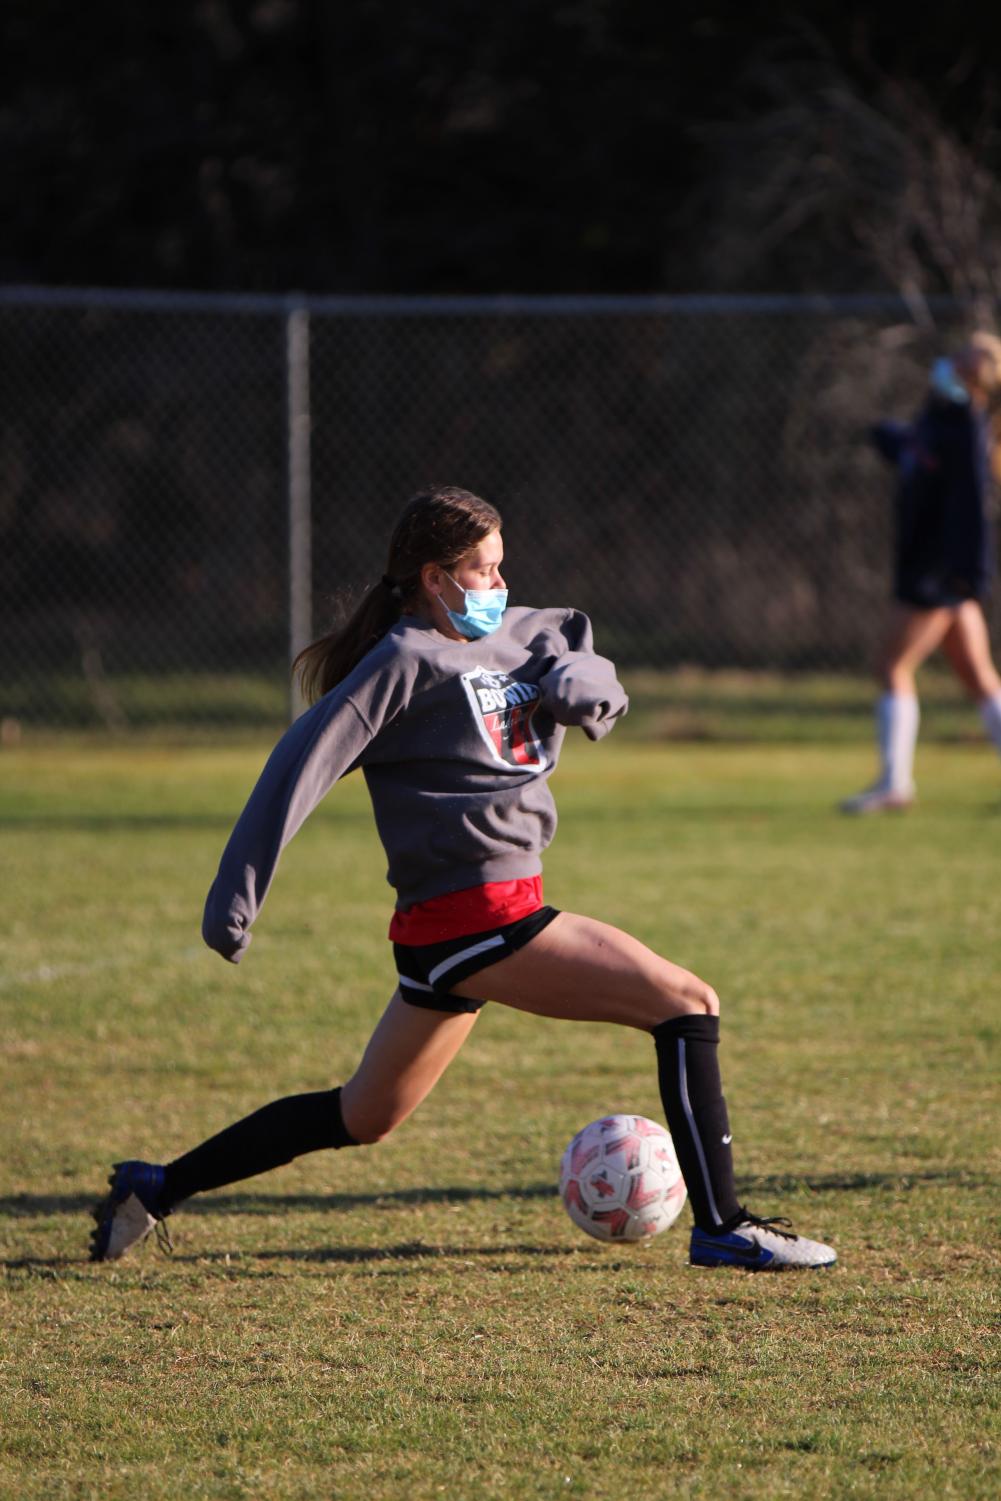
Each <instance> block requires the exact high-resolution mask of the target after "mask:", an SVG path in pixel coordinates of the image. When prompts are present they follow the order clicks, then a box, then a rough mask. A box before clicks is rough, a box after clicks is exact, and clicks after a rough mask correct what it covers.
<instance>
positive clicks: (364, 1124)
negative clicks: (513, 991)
mask: <svg viewBox="0 0 1001 1501" xmlns="http://www.w3.org/2000/svg"><path fill="white" fill-rule="evenodd" d="M477 1015H478V1013H477V1012H475V1011H474V1012H458V1013H456V1012H448V1011H431V1010H428V1009H426V1008H425V1007H423V1006H412V1005H410V1003H409V1002H408V1001H405V1000H403V998H402V996H401V995H400V992H399V991H398V990H397V991H396V993H395V994H394V995H393V998H392V1000H391V1001H390V1002H389V1005H388V1006H387V1007H386V1009H385V1011H384V1012H383V1014H382V1018H381V1020H380V1021H379V1024H378V1026H377V1027H376V1029H375V1031H374V1032H373V1033H372V1037H371V1039H370V1041H369V1044H368V1047H367V1048H366V1049H365V1053H364V1056H363V1057H362V1060H361V1063H360V1064H359V1065H358V1067H357V1069H356V1070H355V1072H354V1073H353V1074H352V1076H351V1078H350V1079H349V1080H348V1082H347V1083H346V1084H345V1085H344V1086H343V1087H342V1089H341V1113H342V1115H343V1118H344V1124H345V1126H346V1128H347V1130H348V1131H349V1132H350V1133H351V1135H352V1136H353V1137H354V1139H355V1141H359V1142H373V1141H380V1140H381V1139H382V1138H383V1137H384V1136H387V1135H388V1134H389V1132H390V1131H392V1130H393V1129H394V1128H395V1127H396V1126H398V1125H400V1123H401V1122H402V1121H405V1120H406V1118H407V1116H408V1115H410V1114H411V1113H412V1112H413V1111H414V1110H416V1109H417V1106H418V1105H419V1104H420V1103H421V1101H422V1100H423V1099H424V1098H425V1097H426V1096H427V1095H428V1094H430V1092H431V1090H432V1089H433V1088H434V1086H435V1085H436V1084H437V1082H438V1080H439V1079H440V1078H441V1076H442V1074H443V1073H444V1072H445V1070H446V1069H447V1068H448V1065H449V1064H450V1063H451V1061H452V1059H453V1058H454V1057H455V1055H456V1053H457V1052H458V1051H459V1049H460V1048H461V1047H462V1044H463V1043H464V1042H465V1040H466V1038H467V1037H468V1036H469V1034H470V1032H471V1031H472V1030H473V1024H474V1023H475V1021H476V1017H477Z"/></svg>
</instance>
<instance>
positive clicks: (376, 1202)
mask: <svg viewBox="0 0 1001 1501" xmlns="http://www.w3.org/2000/svg"><path fill="white" fill-rule="evenodd" d="M100 1197H101V1195H100V1193H99V1192H95V1193H92V1194H13V1195H11V1197H10V1198H6V1199H0V1215H5V1214H7V1215H10V1216H11V1217H12V1218H14V1219H31V1218H35V1217H38V1216H41V1215H50V1214H85V1213H86V1212H87V1211H88V1210H90V1209H93V1207H94V1205H95V1204H96V1203H97V1202H98V1200H99V1198H100ZM555 1197H556V1186H555V1184H553V1183H530V1184H518V1185H516V1186H514V1187H511V1188H398V1189H389V1190H387V1191H386V1192H385V1193H329V1194H308V1193H302V1194H258V1193H215V1194H204V1195H200V1196H199V1197H198V1198H197V1199H189V1200H188V1202H187V1203H185V1204H184V1205H183V1208H182V1209H181V1212H182V1213H184V1214H280V1213H284V1212H285V1211H286V1210H289V1209H305V1210H310V1211H313V1212H316V1211H327V1212H330V1213H334V1212H336V1211H337V1210H339V1209H359V1208H366V1207H367V1208H372V1207H373V1206H374V1207H376V1208H379V1207H382V1206H385V1207H387V1208H389V1207H391V1206H393V1205H395V1204H470V1203H475V1202H478V1201H481V1200H495V1199H552V1198H555Z"/></svg>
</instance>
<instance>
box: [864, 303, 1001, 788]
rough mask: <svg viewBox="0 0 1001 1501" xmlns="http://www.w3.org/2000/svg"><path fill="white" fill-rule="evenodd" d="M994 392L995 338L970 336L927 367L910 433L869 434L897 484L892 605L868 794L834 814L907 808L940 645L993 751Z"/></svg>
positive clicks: (1000, 730)
mask: <svg viewBox="0 0 1001 1501" xmlns="http://www.w3.org/2000/svg"><path fill="white" fill-rule="evenodd" d="M999 386H1001V339H998V338H996V337H995V336H994V335H993V334H989V333H975V334H972V335H971V336H970V338H969V339H968V340H967V341H966V343H965V344H964V345H963V346H962V348H960V349H959V351H958V352H957V353H956V354H955V355H954V356H953V358H952V359H941V360H938V361H937V362H936V364H935V365H934V366H933V369H932V379H931V387H930V390H929V393H928V399H927V401H926V403H925V405H924V408H923V409H922V411H921V412H920V414H919V415H918V417H917V419H916V420H915V421H914V422H913V423H912V424H911V425H910V426H905V425H904V424H901V423H896V422H881V423H880V424H879V425H878V426H877V427H876V428H874V429H873V438H874V441H875V443H876V446H877V448H878V450H879V452H880V453H881V454H882V455H883V457H884V458H885V459H887V460H888V461H889V462H890V463H892V464H893V465H894V466H895V467H896V469H897V472H898V476H899V478H898V485H897V508H896V569H895V582H894V594H895V596H896V608H895V611H894V615H893V618H892V621H891V624H890V628H889V632H888V634H887V637H886V640H885V642H884V645H883V649H882V653H881V657H880V666H879V677H880V681H881V684H882V687H883V693H882V696H881V697H880V699H879V700H878V702H877V705H876V738H877V743H878V748H879V757H880V772H879V776H878V778H877V780H876V781H875V782H874V783H873V785H872V786H871V787H868V788H866V790H865V791H864V792H859V793H856V795H855V796H854V797H850V798H847V799H846V800H845V801H844V802H843V803H842V804H841V808H842V811H843V812H845V813H883V812H887V811H892V810H899V809H903V808H908V807H910V805H911V803H912V802H913V801H914V794H915V789H914V775H913V772H914V748H915V745H916V743H917V736H918V721H919V710H918V699H917V693H916V689H915V683H914V674H915V672H916V671H917V669H918V668H919V667H920V665H921V663H922V662H924V661H925V659H926V658H927V657H929V656H930V655H931V653H932V652H933V651H935V649H936V648H937V647H939V646H941V647H942V649H943V650H944V652H945V654H946V656H947V658H948V660H949V662H950V664H951V665H952V668H953V670H954V671H955V673H956V675H957V676H958V678H959V679H960V681H961V683H962V684H963V686H964V687H965V688H966V689H967V690H968V692H969V693H970V694H971V696H972V697H973V698H974V699H975V700H976V702H977V703H978V704H979V705H980V715H981V718H982V720H983V723H984V728H985V729H986V731H987V734H988V735H989V736H990V738H991V740H992V741H993V742H994V744H995V745H996V746H997V748H998V750H999V751H1001V678H999V677H998V673H997V670H996V668H995V666H994V663H993V661H992V659H991V648H990V641H989V639H988V635H987V624H986V621H985V620H984V612H983V604H982V602H983V600H984V599H985V598H986V596H987V592H988V589H989V587H990V582H991V577H992V574H993V571H994V539H993V536H992V528H991V524H990V516H989V511H988V502H989V497H990V486H991V444H990V428H989V424H988V411H987V409H988V402H989V399H990V397H991V395H992V393H993V392H995V391H997V390H998V388H999Z"/></svg>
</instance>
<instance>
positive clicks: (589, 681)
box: [539, 610, 629, 740]
mask: <svg viewBox="0 0 1001 1501" xmlns="http://www.w3.org/2000/svg"><path fill="white" fill-rule="evenodd" d="M563 634H564V636H565V637H566V640H567V643H568V647H569V649H568V650H567V651H565V652H564V653H563V655H562V656H560V657H558V658H557V660H556V662H555V664H554V666H553V667H551V668H550V669H549V671H548V672H547V673H546V675H545V676H544V677H543V678H542V679H541V680H540V682H539V691H540V693H541V695H542V707H543V708H544V709H546V710H548V712H549V713H550V714H551V715H552V716H553V718H554V719H555V720H556V723H557V724H565V725H568V726H573V725H576V726H578V727H579V728H580V729H582V730H583V731H584V734H585V735H586V736H587V737H588V739H589V740H600V739H601V738H602V736H603V735H607V734H608V732H609V730H610V729H611V728H612V726H613V725H614V724H615V721H616V720H617V719H618V718H620V716H621V715H623V714H625V712H626V710H627V709H628V707H629V699H628V697H627V696H626V692H625V689H624V688H623V687H622V684H621V683H620V682H619V680H618V678H617V677H616V676H615V668H614V666H613V665H612V663H611V662H610V661H609V660H608V658H607V657H600V656H598V654H597V652H595V651H594V650H593V644H592V637H591V622H590V621H589V620H588V618H587V616H586V615H582V614H581V612H580V611H579V610H571V611H570V612H569V614H568V616H567V620H566V623H565V625H564V627H563Z"/></svg>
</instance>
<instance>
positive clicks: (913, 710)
mask: <svg viewBox="0 0 1001 1501" xmlns="http://www.w3.org/2000/svg"><path fill="white" fill-rule="evenodd" d="M954 613H955V612H954V611H953V610H951V609H938V610H916V609H913V608H911V607H910V606H908V605H897V606H896V609H895V612H894V615H893V618H892V620H891V623H890V629H889V631H888V633H887V636H886V640H885V641H884V643H883V648H882V651H881V654H880V660H879V672H878V676H879V680H880V682H881V683H882V685H883V689H884V692H883V694H882V696H881V697H880V699H879V701H878V703H877V704H876V744H877V748H878V751H879V776H878V778H877V780H876V782H875V783H874V785H873V786H871V787H867V788H866V789H865V790H864V791H863V792H858V793H856V794H855V795H854V796H853V797H849V798H846V799H845V801H844V802H843V803H842V804H841V811H842V812H843V813H880V812H883V811H885V810H888V809H893V808H906V807H908V806H909V805H910V804H911V803H912V802H913V800H914V751H915V747H916V745H917V739H918V724H919V721H920V710H919V707H918V700H917V694H916V692H915V686H914V674H915V673H916V671H917V669H918V668H919V667H920V665H921V663H922V662H923V661H924V660H925V658H926V657H928V656H930V655H931V653H932V652H933V651H934V650H935V648H936V647H937V646H938V645H939V644H940V643H941V642H942V641H943V640H944V638H945V636H946V634H947V633H948V630H949V627H950V626H951V624H952V619H953V615H954Z"/></svg>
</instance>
